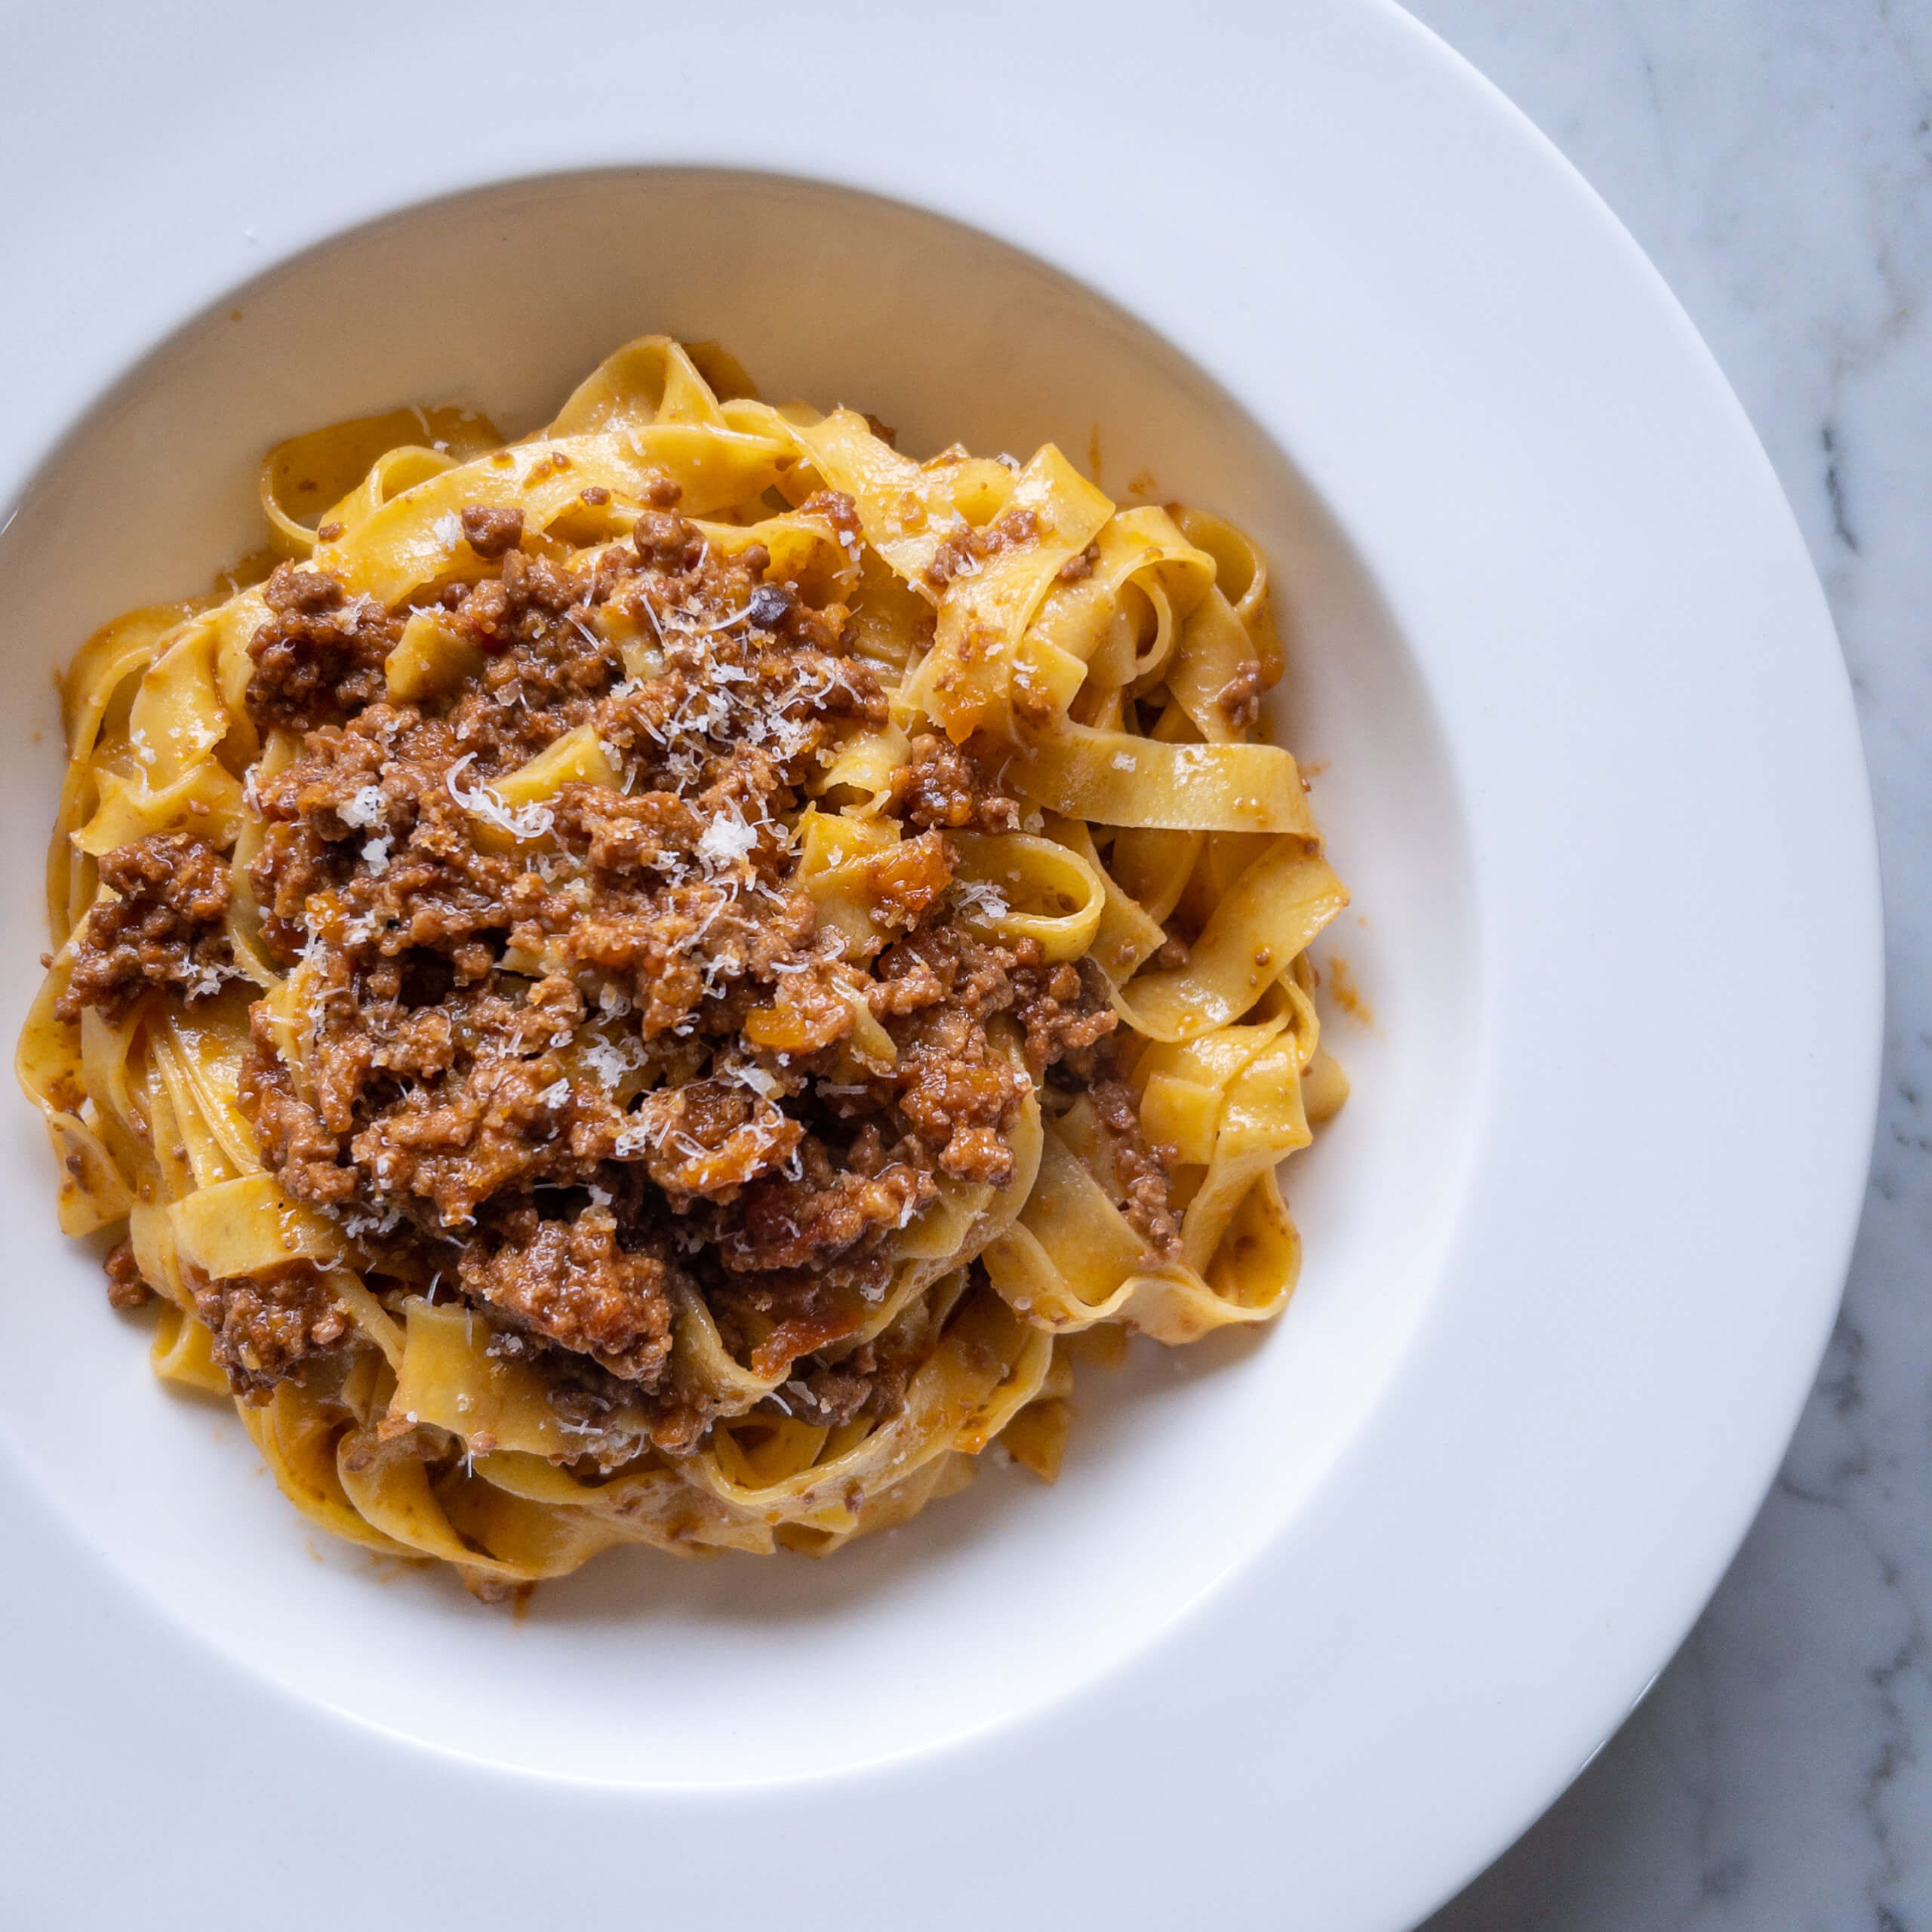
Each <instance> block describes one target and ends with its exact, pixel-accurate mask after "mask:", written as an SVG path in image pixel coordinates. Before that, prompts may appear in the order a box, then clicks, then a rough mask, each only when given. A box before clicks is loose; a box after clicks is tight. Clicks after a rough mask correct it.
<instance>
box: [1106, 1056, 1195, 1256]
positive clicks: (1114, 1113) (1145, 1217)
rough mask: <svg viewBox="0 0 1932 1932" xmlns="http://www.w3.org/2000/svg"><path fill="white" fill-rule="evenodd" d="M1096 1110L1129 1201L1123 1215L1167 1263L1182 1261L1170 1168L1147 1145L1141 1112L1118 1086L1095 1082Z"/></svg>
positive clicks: (1109, 1080)
mask: <svg viewBox="0 0 1932 1932" xmlns="http://www.w3.org/2000/svg"><path fill="white" fill-rule="evenodd" d="M1091 1091H1092V1093H1093V1096H1094V1111H1095V1112H1097V1114H1098V1115H1099V1116H1100V1124H1102V1125H1103V1127H1104V1128H1106V1130H1107V1133H1108V1135H1109V1138H1110V1140H1111V1141H1112V1152H1113V1164H1114V1172H1115V1175H1116V1176H1117V1177H1118V1180H1119V1181H1120V1183H1121V1188H1122V1189H1123V1190H1124V1195H1125V1199H1124V1201H1123V1203H1122V1205H1121V1214H1122V1217H1123V1218H1124V1220H1126V1222H1127V1224H1128V1226H1129V1227H1131V1229H1133V1230H1134V1232H1135V1233H1136V1234H1137V1235H1140V1238H1141V1239H1142V1240H1143V1241H1145V1242H1146V1244H1147V1245H1148V1246H1149V1247H1150V1248H1152V1250H1153V1251H1154V1252H1155V1254H1158V1255H1159V1256H1160V1257H1161V1259H1162V1260H1164V1261H1173V1260H1178V1259H1179V1258H1180V1217H1179V1215H1177V1214H1176V1213H1175V1212H1174V1204H1173V1201H1172V1199H1171V1196H1170V1195H1169V1193H1168V1162H1167V1160H1166V1158H1165V1157H1164V1155H1162V1154H1161V1152H1160V1150H1159V1149H1156V1148H1153V1147H1150V1146H1149V1145H1148V1144H1147V1137H1146V1135H1145V1134H1143V1133H1142V1132H1141V1131H1140V1109H1138V1108H1137V1106H1135V1105H1134V1096H1133V1095H1132V1094H1130V1093H1129V1092H1128V1090H1127V1088H1125V1086H1124V1085H1123V1084H1121V1082H1120V1081H1118V1080H1114V1079H1103V1080H1098V1081H1095V1082H1094V1086H1093V1088H1092V1090H1091Z"/></svg>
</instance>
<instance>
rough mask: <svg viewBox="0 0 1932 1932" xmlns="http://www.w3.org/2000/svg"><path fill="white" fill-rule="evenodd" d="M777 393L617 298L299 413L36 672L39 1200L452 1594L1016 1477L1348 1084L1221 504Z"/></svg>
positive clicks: (357, 1516) (1235, 539)
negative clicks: (555, 390) (466, 357)
mask: <svg viewBox="0 0 1932 1932" xmlns="http://www.w3.org/2000/svg"><path fill="white" fill-rule="evenodd" d="M707 375H708V376H709V378H710V380H707ZM262 497H263V506H264V508H265V509H266V513H267V515H268V518H269V522H270V524H271V525H272V533H273V534H272V547H271V548H270V549H269V550H267V551H265V552H263V554H262V555H261V556H260V558H257V560H255V561H254V565H252V566H251V567H247V568H243V569H242V570H239V571H237V572H236V573H235V574H234V575H233V576H232V577H231V578H229V580H226V581H225V583H224V584H223V591H224V593H225V594H223V595H220V596H218V597H215V598H205V599H202V600H198V601H193V602H190V603H186V604H180V605H167V606H162V607H158V608H153V609H148V610H143V611H134V612H133V613H131V614H129V615H128V616H126V617H122V618H121V619H119V620H117V621H116V622H115V623H112V624H109V626H107V627H106V629H104V630H103V631H101V632H100V633H99V634H98V635H96V636H95V637H94V638H91V639H90V640H89V641H88V643H87V644H86V645H85V646H84V647H83V648H82V650H81V651H80V653H79V654H78V657H76V659H75V662H74V663H73V666H72V669H70V671H69V672H68V674H67V676H66V681H65V686H64V696H65V703H66V728H67V734H68V741H69V751H70V759H71V761H70V763H69V768H68V772H67V777H66V785H65V788H64V790H63V795H62V798H61V802H60V818H59V823H58V826H57V831H56V834H55V838H54V846H53V850H52V852H51V857H50V861H49V866H48V906H49V914H50V917H51V921H52V925H53V931H54V940H55V943H56V944H57V946H58V951H57V952H56V953H54V955H52V956H51V966H50V970H49V971H48V977H47V980H46V983H45V986H44V988H43V989H42V992H41V995H40V997H39V998H38V1001H37V1002H36V1004H35V1008H34V1009H33V1012H32V1017H30V1019H29V1022H28V1024H27V1026H26V1032H25V1033H24V1035H23V1038H22V1041H21V1044H20V1059H19V1069H20V1078H21V1079H22V1081H23V1084H24V1085H25V1087H26V1091H27V1092H28V1093H29V1095H30V1096H31V1097H32V1099H33V1100H35V1103H37V1104H38V1106H40V1107H41V1109H42V1111H43V1112H44V1113H45V1116H46V1119H47V1122H48V1128H49V1130H50V1131H51V1135H52V1137H53V1140H54V1146H55V1149H56V1152H57V1155H58V1156H59V1158H60V1162H61V1177H62V1178H61V1182H60V1219H61V1223H62V1226H63V1228H65V1229H66V1230H67V1232H69V1233H70V1234H73V1235H96V1236H97V1238H99V1240H100V1243H101V1244H102V1245H103V1247H104V1248H105V1249H106V1251H107V1260H106V1265H107V1272H108V1277H109V1294H110V1295H111V1296H112V1298H113V1299H114V1300H115V1301H116V1302H117V1303H120V1304H122V1305H124V1306H135V1305H138V1304H140V1303H143V1302H145V1301H153V1302H155V1303H158V1326H157V1327H156V1330H155V1338H154V1343H153V1358H154V1363H155V1367H156V1369H157V1370H158V1371H159V1373H161V1374H162V1375H164V1376H166V1377H171V1378H172V1379H174V1380H176V1381H178V1382H181V1383H186V1384H189V1385H191V1386H194V1387H197V1388H202V1389H208V1390H211V1391H215V1392H220V1393H223V1394H225V1395H232V1397H233V1398H234V1399H235V1401H236V1403H237V1404H238V1407H239V1410H240V1413H241V1414H242V1417H243V1419H244V1420H245V1422H246V1423H247V1424H248V1428H249V1429H250V1431H251V1433H252V1435H253V1436H254V1440H255V1441H256V1442H257V1444H258V1445H259V1446H260V1450H261V1452H262V1454H263V1457H265V1458H266V1461H267V1463H268V1465H269V1467H270V1469H272V1471H273V1472H274V1474H275V1478H276V1480H277V1481H278V1483H279V1484H281V1487H282V1488H283V1490H284V1491H285V1492H286V1493H287V1494H288V1497H290V1499H291V1500H292V1501H293V1502H294V1503H295V1504H296V1505H297V1506H298V1507H299V1508H300V1509H302V1510H303V1512H305V1513H306V1514H307V1515H309V1516H310V1517H311V1518H313V1519H314V1520H315V1521H317V1522H318V1523H320V1524H323V1525H324V1526H325V1527H328V1528H329V1529H330V1530H331V1531H335V1532H336V1533H337V1534H340V1535H342V1536H344V1537H349V1538H351V1539H352V1540H355V1541H356V1542H358V1543H361V1544H363V1545H365V1546H368V1547H370V1548H371V1549H377V1550H379V1551H382V1552H386V1553H387V1554H389V1555H397V1556H404V1557H417V1558H440V1559H441V1560H443V1561H448V1562H449V1563H451V1564H454V1565H455V1566H456V1567H457V1570H458V1571H460V1574H462V1576H463V1579H464V1580H465V1581H466V1583H468V1584H469V1586H470V1587H471V1588H472V1589H474V1590H475V1591H477V1592H478V1593H479V1594H481V1595H486V1596H487V1595H495V1594H500V1593H501V1592H504V1591H506V1590H508V1589H514V1588H515V1587H517V1586H521V1585H522V1584H525V1583H528V1582H529V1581H531V1580H533V1579H536V1578H539V1577H552V1576H556V1575H558V1574H562V1573H564V1572H565V1571H570V1570H572V1569H574V1568H575V1567H577V1565H578V1564H580V1563H582V1562H583V1561H584V1560H585V1559H586V1558H587V1557H589V1556H591V1555H594V1554H595V1553H596V1552H598V1551H599V1550H601V1549H605V1548H607V1547H608V1546H611V1544H613V1543H626V1542H641V1543H651V1544H654V1545H656V1546H660V1547H661V1548H663V1549H668V1550H672V1551H675V1552H681V1553H683V1554H686V1555H696V1554H700V1553H702V1552H706V1551H710V1550H714V1549H740V1550H745V1551H750V1552H769V1551H771V1550H772V1549H774V1547H776V1546H783V1547H786V1548H787V1549H797V1550H804V1551H808V1552H813V1553H823V1552H827V1551H829V1550H831V1549H835V1548H836V1547H838V1546H839V1545H840V1544H841V1543H844V1542H845V1541H846V1540H848V1539H849V1538H851V1537H854V1536H857V1535H859V1534H863V1532H866V1531H872V1530H877V1529H879V1528H882V1527H888V1526H890V1525H891V1524H895V1523H899V1522H903V1521H905V1520H906V1518H908V1517H909V1516H911V1515H912V1514H914V1513H915V1512H916V1511H918V1509H921V1508H922V1507H923V1506H924V1504H925V1503H927V1502H928V1501H929V1500H931V1499H932V1498H933V1497H936V1496H940V1495H943V1494H946V1493H948V1492H949V1491H952V1490H955V1489H957V1488H958V1487H959V1486H960V1485H961V1484H962V1483H963V1482H964V1481H967V1480H968V1478H970V1477H971V1475H972V1473H973V1472H974V1468H975V1467H976V1462H975V1459H976V1458H977V1457H979V1456H980V1454H981V1453H982V1452H983V1451H984V1450H985V1449H986V1447H987V1446H988V1445H989V1444H991V1443H992V1442H994V1441H1000V1442H1001V1443H1003V1444H1004V1445H1005V1446H1006V1447H1007V1448H1008V1450H1009V1451H1011V1454H1012V1455H1013V1456H1014V1457H1015V1458H1017V1460H1019V1461H1020V1463H1023V1464H1024V1465H1025V1466H1026V1467H1028V1468H1029V1469H1032V1470H1033V1471H1034V1472H1036V1473H1037V1474H1038V1475H1041V1476H1043V1477H1045V1478H1048V1479H1049V1480H1051V1478H1052V1477H1053V1476H1054V1474H1055V1473H1056V1472H1057V1469H1058V1467H1059V1463H1060V1454H1061V1449H1062V1445H1063V1441H1064V1438H1065V1435H1066V1428H1067V1420H1068V1414H1069V1403H1068V1398H1069V1392H1070V1390H1071V1387H1072V1361H1073V1359H1074V1357H1075V1355H1077V1354H1079V1353H1081V1352H1084V1353H1085V1354H1087V1355H1089V1356H1093V1357H1097V1358H1102V1359H1106V1358H1112V1357H1115V1356H1116V1355H1117V1353H1118V1344H1119V1343H1120V1342H1121V1340H1122V1339H1123V1338H1124V1335H1125V1334H1127V1333H1128V1332H1129V1331H1139V1332H1140V1333H1142V1334H1145V1335H1148V1336H1151V1337H1153V1338H1154V1340H1156V1341H1158V1342H1161V1343H1168V1344H1170V1345H1177V1344H1180V1343H1186V1342H1189V1341H1192V1340H1195V1338H1197V1337H1199V1336H1201V1335H1203V1334H1205V1333H1207V1331H1209V1330H1211V1329H1213V1328H1216V1327H1220V1326H1222V1325H1223V1324H1227V1323H1230V1322H1244V1323H1252V1322H1258V1321H1266V1319H1268V1318H1269V1317H1270V1316H1271V1315H1274V1314H1275V1313H1276V1312H1278V1310H1279V1309H1281V1306H1283V1304H1284V1302H1285V1301H1286V1300H1287V1297H1288V1295H1289V1294H1290V1292H1291V1290H1292V1288H1293V1286H1294V1280H1295V1275H1296V1271H1297V1263H1298V1255H1299V1250H1298V1244H1297V1237H1296V1233H1295V1230H1294V1226H1293V1224H1292V1223H1291V1221H1290V1220H1289V1218H1288V1215H1287V1211H1286V1210H1285V1208H1284V1205H1283V1202H1282V1198H1281V1194H1280V1192H1279V1191H1278V1186H1277V1181H1276V1171H1277V1168H1278V1164H1279V1163H1280V1161H1281V1158H1282V1157H1283V1156H1284V1155H1287V1154H1289V1153H1291V1152H1294V1150H1295V1149H1298V1148H1300V1147H1302V1146H1306V1144H1307V1143H1308V1141H1309V1137H1310V1133H1311V1130H1312V1127H1313V1126H1314V1125H1315V1124H1317V1123H1318V1122H1319V1121H1321V1120H1322V1119H1324V1118H1326V1117H1327V1115H1329V1114H1331V1113H1332V1112H1334V1109H1336V1108H1337V1106H1339V1105H1340V1103H1341V1101H1342V1099H1343V1095H1344V1094H1345V1092H1346V1086H1345V1083H1344V1082H1343V1079H1342V1077H1341V1075H1340V1072H1338V1071H1337V1069H1336V1067H1335V1066H1334V1063H1333V1062H1332V1061H1331V1060H1329V1059H1328V1058H1327V1056H1326V1055H1325V1054H1324V1053H1323V1052H1322V1051H1321V1050H1320V1048H1319V1047H1318V1041H1317V1026H1316V1020H1315V1011H1314V1008H1313V1007H1312V1004H1311V1002H1310V998H1309V994H1310V991H1311V989H1312V986H1313V983H1314V977H1313V974H1312V970H1311V968H1310V967H1309V963H1308V960H1307V957H1306V949H1307V947H1308V946H1309V942H1310V941H1311V940H1313V939H1314V938H1315V936H1316V934H1318V933H1319V932H1320V931H1321V929H1322V928H1323V927H1324V925H1325V924H1327V922H1328V921H1330V920H1331V919H1332V918H1334V915H1335V914H1336V913H1337V911H1338V910H1339V909H1340V908H1341V907H1342V906H1343V905H1344V904H1345V903H1346V894H1345V892H1344V891H1343V888H1342V886H1341V884H1340V881H1338V880H1337V878H1336V877H1335V875H1334V873H1333V872H1331V870H1330V869H1329V867H1328V866H1327V864H1326V863H1324V860H1323V858H1322V856H1321V841H1320V839H1319V838H1318V835H1317V832H1316V830H1315V824H1314V822H1313V820H1312V817H1311V816H1310V814H1309V808H1308V804H1307V802H1306V790H1305V787H1304V786H1303V783H1302V781H1301V780H1300V776H1299V774H1297V770H1296V767H1295V764H1294V760H1293V758H1291V756H1290V755H1288V753H1287V752H1285V751H1283V750H1281V749H1278V747H1276V746H1273V745H1272V744H1268V743H1257V742H1255V740H1254V731H1255V728H1256V725H1257V720H1258V718H1259V715H1260V698H1261V695H1262V693H1263V691H1264V690H1265V689H1266V688H1267V687H1268V686H1269V685H1271V684H1272V683H1273V682H1274V681H1275V679H1276V678H1277V677H1278V675H1279V674H1280V669H1281V658H1280V651H1279V648H1278V645H1277V642H1276V639H1275V632H1274V630H1273V628H1272V624H1271V622H1270V620H1269V608H1268V586H1267V580H1266V572H1265V571H1264V568H1263V563H1262V560H1261V558H1260V556H1259V555H1257V552H1256V551H1255V550H1254V547H1253V546H1251V544H1250V543H1248V542H1247V540H1246V539H1245V538H1244V537H1243V536H1242V535H1241V534H1240V532H1239V531H1237V530H1235V528H1232V526H1231V525H1229V524H1226V523H1225V522H1223V521H1220V519H1219V518H1217V517H1215V516H1212V515H1207V514H1205V513H1204V512H1200V511H1196V510H1191V509H1185V508H1183V507H1180V506H1168V507H1167V508H1164V509H1161V508H1155V507H1153V506H1146V505H1142V506H1136V507H1132V508H1128V509H1121V508H1118V507H1116V506H1115V505H1114V504H1113V503H1110V502H1109V500H1107V498H1106V497H1104V496H1103V494H1101V493H1100V491H1099V489H1097V488H1096V487H1095V486H1094V484H1093V483H1091V481H1088V480H1087V479H1086V478H1084V477H1082V476H1081V475H1080V474H1079V473H1078V472H1077V471H1076V470H1075V469H1074V468H1073V467H1072V465H1071V464H1069V463H1068V462H1067V460H1066V458H1065V457H1063V456H1062V455H1061V454H1060V451H1058V450H1057V449H1056V448H1053V447H1051V445H1048V447H1046V448H1042V449H1041V450H1040V451H1038V453H1037V454H1035V455H1034V457H1032V460H1030V461H1029V462H1026V463H1018V462H1017V461H1015V460H1013V459H1012V458H1011V457H1000V458H998V460H994V459H991V458H986V457H973V456H969V455H968V454H966V453H965V452H964V451H963V450H961V449H959V448H952V449H949V450H946V451H942V452H941V453H940V454H939V455H937V456H936V457H932V458H931V459H930V460H928V461H925V462H923V463H921V462H916V461H915V460H912V458H911V457H908V456H906V455H903V454H900V452H899V451H897V449H896V448H894V445H893V439H892V436H891V432H890V431H888V430H887V429H884V426H883V425H881V424H879V423H876V422H875V421H874V420H872V419H870V418H869V417H863V416H860V415H857V414H854V413H853V412H852V411H849V410H846V409H839V410H836V411H833V412H832V414H829V415H821V414H819V413H818V412H817V411H815V410H812V409H810V408H805V407H804V406H802V405H789V406H788V407H786V408H783V409H774V408H771V407H770V406H769V405H766V404H764V403H763V402H761V401H758V400H757V399H756V398H755V396H753V395H751V394H750V393H749V383H748V382H746V380H745V379H744V378H743V374H742V371H740V370H739V369H738V368H737V365H735V364H734V362H732V361H731V358H729V357H728V356H726V355H724V354H723V353H722V352H720V351H718V350H717V349H715V348H712V349H707V348H704V347H700V348H699V349H695V350H692V351H687V350H686V349H684V348H683V347H681V346H679V345H678V343H675V342H672V341H670V340H667V339H665V338H663V337H645V338H643V339H641V340H638V341H636V342H634V343H630V344H629V345H628V346H626V347H624V348H623V349H620V350H618V351H617V353H616V354H615V355H613V356H611V358H610V359H609V360H608V361H606V362H605V364H604V365H602V366H601V368H598V370H597V371H595V373H594V374H592V376H591V377H589V380H587V381H586V382H585V383H583V385H582V386H580V388H579V389H577V391H576V392H575V393H574V395H571V398H569V400H568V401H567V402H566V403H565V405H564V407H563V408H562V410H561V412H560V413H559V414H558V417H556V420H555V421H554V422H552V423H550V424H549V426H548V427H547V428H546V429H543V431H542V432H540V433H538V434H537V435H533V436H531V437H528V438H525V439H524V440H522V441H518V442H515V443H512V444H509V445H504V444H503V443H502V442H501V441H500V438H498V436H497V433H496V432H495V431H494V429H492V428H491V426H490V425H489V424H488V423H487V422H485V421H484V420H482V419H481V418H480V417H476V416H475V415H473V414H469V413H468V412H466V411H460V410H455V409H430V410H419V409H409V410H405V411H396V412H395V413H393V414H389V415H387V416H383V417H373V418H368V419H365V420H358V421H356V422H352V423H343V424H339V425H336V426H333V427H331V428H328V429H322V430H319V431H317V432H314V433H312V434H311V435H306V436H303V437H300V438H297V439H295V440H294V441H292V442H290V443H287V444H285V445H281V447H280V448H278V449H277V450H276V451H274V452H272V454H271V455H270V456H269V459H268V460H267V462H266V464H265V465H264V466H263V477H262ZM1102 1343H1112V1344H1113V1345H1114V1346H1112V1347H1106V1346H1101V1345H1102Z"/></svg>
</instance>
